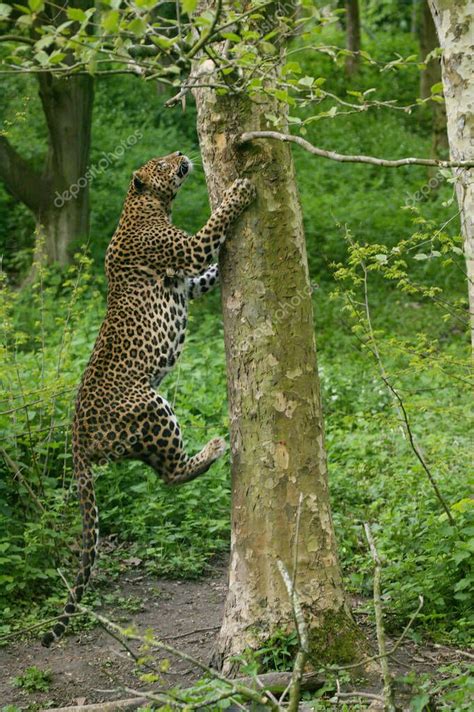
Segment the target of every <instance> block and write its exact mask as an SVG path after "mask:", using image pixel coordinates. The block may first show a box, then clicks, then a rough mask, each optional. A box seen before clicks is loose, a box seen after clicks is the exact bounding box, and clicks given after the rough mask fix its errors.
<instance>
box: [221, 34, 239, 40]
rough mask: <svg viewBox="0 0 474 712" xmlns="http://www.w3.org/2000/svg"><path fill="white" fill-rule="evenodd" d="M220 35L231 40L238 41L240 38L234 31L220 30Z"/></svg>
mask: <svg viewBox="0 0 474 712" xmlns="http://www.w3.org/2000/svg"><path fill="white" fill-rule="evenodd" d="M221 35H222V37H223V38H224V39H226V40H232V42H240V39H241V38H240V37H239V35H236V34H235V32H222V33H221Z"/></svg>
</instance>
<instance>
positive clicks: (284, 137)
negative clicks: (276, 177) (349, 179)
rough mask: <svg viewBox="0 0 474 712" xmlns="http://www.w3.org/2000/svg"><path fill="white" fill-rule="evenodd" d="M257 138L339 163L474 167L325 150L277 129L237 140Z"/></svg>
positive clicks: (473, 164) (247, 134)
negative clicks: (351, 154)
mask: <svg viewBox="0 0 474 712" xmlns="http://www.w3.org/2000/svg"><path fill="white" fill-rule="evenodd" d="M259 138H271V139H274V140H275V141H283V142H289V143H296V144H298V146H301V148H304V149H305V150H306V151H309V153H312V154H314V155H315V156H320V157H321V158H329V159H331V160H332V161H338V162H339V163H369V164H371V165H373V166H383V167H384V168H400V167H401V166H434V167H437V168H474V161H438V160H435V159H434V158H399V159H397V160H394V161H390V160H388V159H385V158H375V157H374V156H350V155H347V154H343V153H336V152H335V151H326V150H324V149H323V148H317V147H316V146H313V144H312V143H310V142H309V141H306V139H304V138H301V136H292V135H291V134H284V133H280V132H279V131H247V132H245V133H243V134H241V135H240V136H239V137H238V139H237V142H238V143H239V144H242V143H247V142H249V141H254V140H255V139H259Z"/></svg>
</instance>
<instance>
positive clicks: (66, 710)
mask: <svg viewBox="0 0 474 712" xmlns="http://www.w3.org/2000/svg"><path fill="white" fill-rule="evenodd" d="M140 694H141V695H142V696H141V697H133V698H129V699H128V700H113V701H112V702H99V703H98V704H95V705H79V706H77V705H76V706H74V707H54V708H52V709H51V708H48V709H47V710H46V709H44V710H41V712H119V711H120V712H122V710H126V711H127V712H128V710H137V709H138V708H139V707H142V706H143V705H146V703H147V701H148V700H147V699H146V697H143V694H142V693H140Z"/></svg>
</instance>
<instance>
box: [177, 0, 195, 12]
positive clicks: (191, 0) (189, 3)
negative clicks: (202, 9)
mask: <svg viewBox="0 0 474 712" xmlns="http://www.w3.org/2000/svg"><path fill="white" fill-rule="evenodd" d="M181 7H182V8H183V12H185V13H186V14H187V15H191V13H193V12H194V10H195V9H196V7H197V0H181Z"/></svg>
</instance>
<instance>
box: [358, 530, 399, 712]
mask: <svg viewBox="0 0 474 712" xmlns="http://www.w3.org/2000/svg"><path fill="white" fill-rule="evenodd" d="M364 529H365V535H366V537H367V541H368V543H369V548H370V553H371V555H372V559H373V561H374V608H375V625H376V629H377V642H378V646H379V652H380V666H381V668H382V677H383V698H384V708H385V710H387V712H395V704H394V702H393V689H392V678H391V676H390V670H389V667H388V657H387V648H386V645H385V630H384V625H383V611H382V589H381V583H380V582H381V577H382V563H381V561H380V557H379V554H378V551H377V548H376V546H375V542H374V539H373V537H372V532H371V531H370V526H369V525H368V524H364Z"/></svg>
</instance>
